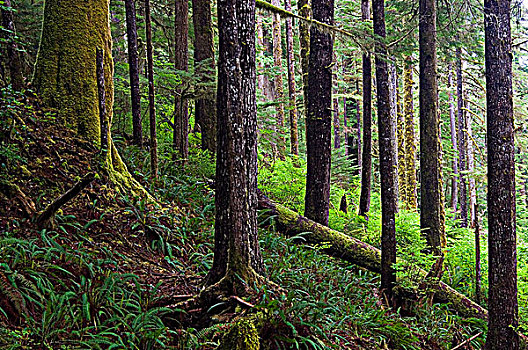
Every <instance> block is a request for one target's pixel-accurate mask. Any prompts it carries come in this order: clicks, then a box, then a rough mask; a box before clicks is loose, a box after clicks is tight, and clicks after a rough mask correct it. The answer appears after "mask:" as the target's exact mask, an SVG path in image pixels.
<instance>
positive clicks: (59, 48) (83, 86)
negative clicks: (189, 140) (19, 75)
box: [33, 0, 148, 196]
mask: <svg viewBox="0 0 528 350" xmlns="http://www.w3.org/2000/svg"><path fill="white" fill-rule="evenodd" d="M108 6H109V0H94V1H90V2H87V1H85V0H69V1H67V2H64V1H59V0H47V1H46V2H45V7H44V21H43V25H42V35H41V42H40V47H39V53H38V55H37V61H36V63H35V72H34V76H33V86H34V87H35V90H36V91H37V92H38V93H39V96H40V98H41V100H42V104H43V105H44V106H46V107H51V108H54V109H56V110H57V122H59V123H61V124H63V125H66V126H69V127H71V128H72V129H73V130H74V131H75V132H76V133H77V135H78V136H79V137H81V138H84V139H85V140H88V141H91V142H93V143H94V144H96V145H98V146H99V145H100V142H101V139H105V138H104V137H103V138H101V135H100V134H101V123H100V117H99V101H98V89H97V75H96V70H97V69H96V50H97V49H103V52H104V55H103V60H104V65H103V66H104V80H105V107H106V110H107V113H106V119H107V120H106V122H107V123H108V124H107V125H108V126H110V125H111V122H112V111H113V102H114V84H113V72H114V70H113V67H114V65H113V60H112V55H111V53H112V46H111V45H112V39H111V37H110V21H109V7H108ZM79 18H83V19H85V20H82V21H80V20H79ZM79 67H82V69H79ZM106 139H107V140H108V152H107V153H106V159H105V163H104V165H103V167H104V170H105V171H106V174H107V175H108V177H109V179H110V181H112V182H113V183H114V184H116V185H117V186H118V187H119V188H121V189H123V190H127V191H130V190H131V191H132V192H133V193H134V194H136V195H146V196H148V193H146V191H145V189H144V188H143V187H142V186H141V185H140V184H139V183H138V182H137V181H136V180H135V179H134V178H133V177H132V176H131V175H130V173H129V172H128V170H127V167H126V165H125V164H124V163H123V161H122V159H121V157H120V156H119V153H118V152H117V149H116V148H115V146H114V144H113V142H112V138H111V137H110V127H109V128H108V135H107V138H106Z"/></svg>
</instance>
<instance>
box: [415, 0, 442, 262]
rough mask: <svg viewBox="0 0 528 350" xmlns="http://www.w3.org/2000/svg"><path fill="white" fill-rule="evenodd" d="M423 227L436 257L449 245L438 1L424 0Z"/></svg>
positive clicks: (422, 102) (421, 81)
mask: <svg viewBox="0 0 528 350" xmlns="http://www.w3.org/2000/svg"><path fill="white" fill-rule="evenodd" d="M419 12H420V24H419V31H420V39H419V43H420V179H421V182H422V183H421V187H420V192H421V193H420V202H421V203H420V227H421V229H422V232H423V233H424V235H425V237H426V239H427V244H428V245H429V246H430V248H431V249H432V251H433V253H434V254H435V255H441V254H442V248H443V247H445V245H446V238H445V229H444V211H443V210H444V209H443V203H442V202H443V200H442V187H441V174H442V172H441V165H440V157H441V149H440V147H441V145H440V128H439V120H438V113H437V112H438V93H437V91H438V90H437V81H436V2H435V0H420V5H419Z"/></svg>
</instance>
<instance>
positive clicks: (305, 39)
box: [297, 0, 312, 119]
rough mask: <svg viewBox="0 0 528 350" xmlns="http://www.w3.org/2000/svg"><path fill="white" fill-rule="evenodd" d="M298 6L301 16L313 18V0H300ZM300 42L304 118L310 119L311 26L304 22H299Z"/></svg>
mask: <svg viewBox="0 0 528 350" xmlns="http://www.w3.org/2000/svg"><path fill="white" fill-rule="evenodd" d="M297 6H298V8H299V14H300V15H301V16H302V17H304V18H308V19H311V18H312V7H311V0H298V1H297ZM299 42H300V46H301V67H302V81H303V100H304V116H305V119H307V118H308V70H309V65H310V64H309V61H310V59H309V58H310V26H309V25H308V23H306V22H304V21H299Z"/></svg>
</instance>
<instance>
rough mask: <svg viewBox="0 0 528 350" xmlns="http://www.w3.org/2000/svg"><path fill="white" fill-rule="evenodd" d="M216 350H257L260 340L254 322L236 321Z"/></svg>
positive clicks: (247, 320) (247, 319)
mask: <svg viewBox="0 0 528 350" xmlns="http://www.w3.org/2000/svg"><path fill="white" fill-rule="evenodd" d="M217 349H218V350H259V349H260V338H259V334H258V331H257V327H256V325H255V320H254V319H251V318H246V319H243V320H240V321H238V322H237V323H235V325H234V326H233V327H232V328H231V329H230V330H229V332H228V333H227V334H226V335H225V336H224V338H223V339H222V342H221V344H220V346H218V348H217Z"/></svg>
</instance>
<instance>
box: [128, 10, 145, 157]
mask: <svg viewBox="0 0 528 350" xmlns="http://www.w3.org/2000/svg"><path fill="white" fill-rule="evenodd" d="M125 11H126V25H127V41H128V69H129V74H130V99H131V102H132V134H133V140H134V143H135V144H136V145H138V146H140V147H143V125H142V123H141V93H140V91H139V66H138V44H137V26H136V3H135V1H134V0H125Z"/></svg>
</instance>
